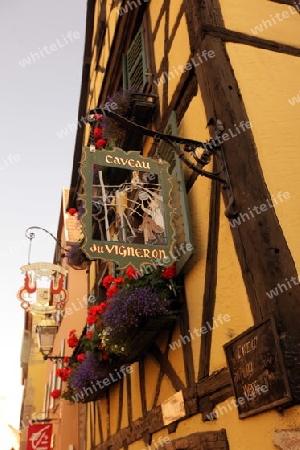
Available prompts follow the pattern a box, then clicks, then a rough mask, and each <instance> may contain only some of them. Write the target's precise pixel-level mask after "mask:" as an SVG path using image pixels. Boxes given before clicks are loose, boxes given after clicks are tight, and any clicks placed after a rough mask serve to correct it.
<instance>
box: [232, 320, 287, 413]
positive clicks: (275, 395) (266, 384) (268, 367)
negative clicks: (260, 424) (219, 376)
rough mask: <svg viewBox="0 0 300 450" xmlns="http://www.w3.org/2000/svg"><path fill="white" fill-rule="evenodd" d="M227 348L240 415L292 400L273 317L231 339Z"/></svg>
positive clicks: (257, 411)
mask: <svg viewBox="0 0 300 450" xmlns="http://www.w3.org/2000/svg"><path fill="white" fill-rule="evenodd" d="M224 349H225V353H226V359H227V364H228V367H229V372H230V376H231V381H232V385H233V389H234V393H235V397H236V407H237V408H238V412H239V417H240V418H244V417H248V416H251V415H254V414H257V413H259V412H261V411H265V410H267V409H271V408H274V407H276V406H279V405H283V404H286V403H289V402H290V401H291V399H292V398H291V392H290V387H289V382H288V377H287V373H286V369H285V366H284V362H283V358H282V353H281V348H280V343H279V338H278V334H277V330H276V326H275V321H274V319H273V317H271V318H268V319H267V320H265V321H263V322H261V323H260V324H258V325H255V326H254V327H251V328H249V329H248V330H247V331H245V332H244V333H242V334H241V335H240V336H238V337H236V338H234V339H232V340H231V341H230V342H228V343H227V344H225V345H224Z"/></svg>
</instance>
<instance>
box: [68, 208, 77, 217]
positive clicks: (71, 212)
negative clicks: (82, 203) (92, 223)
mask: <svg viewBox="0 0 300 450" xmlns="http://www.w3.org/2000/svg"><path fill="white" fill-rule="evenodd" d="M76 212H77V209H76V208H70V209H69V214H70V216H74V214H75V213H76Z"/></svg>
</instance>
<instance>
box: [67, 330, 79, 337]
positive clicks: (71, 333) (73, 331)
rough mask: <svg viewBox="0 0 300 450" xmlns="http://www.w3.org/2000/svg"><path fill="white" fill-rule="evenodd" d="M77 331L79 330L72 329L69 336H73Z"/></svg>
mask: <svg viewBox="0 0 300 450" xmlns="http://www.w3.org/2000/svg"><path fill="white" fill-rule="evenodd" d="M76 331H77V330H71V331H70V332H69V337H70V336H73V334H75V333H76Z"/></svg>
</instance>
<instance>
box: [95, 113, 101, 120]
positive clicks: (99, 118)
mask: <svg viewBox="0 0 300 450" xmlns="http://www.w3.org/2000/svg"><path fill="white" fill-rule="evenodd" d="M94 117H95V119H97V120H101V119H102V114H95V115H94Z"/></svg>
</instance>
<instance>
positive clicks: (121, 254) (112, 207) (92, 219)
mask: <svg viewBox="0 0 300 450" xmlns="http://www.w3.org/2000/svg"><path fill="white" fill-rule="evenodd" d="M82 155H83V156H82V161H81V169H80V171H81V176H82V179H83V192H82V194H81V195H80V199H81V200H82V202H83V209H84V213H83V215H82V217H81V221H82V231H83V234H84V239H83V243H82V250H83V251H84V252H85V254H86V255H87V257H88V258H89V259H91V260H97V259H102V260H106V261H114V262H116V263H117V264H118V265H119V266H120V268H121V269H123V268H126V267H128V266H133V267H134V268H136V269H139V268H140V267H141V266H142V265H143V264H149V263H150V264H151V263H152V264H158V265H163V264H170V263H171V262H172V260H174V256H173V254H172V249H173V246H174V244H175V230H174V225H173V214H174V212H173V209H172V206H171V195H170V194H171V190H172V183H171V177H170V175H169V172H168V168H169V164H168V163H167V162H166V161H163V160H154V159H151V158H145V157H143V156H141V155H140V154H139V153H138V152H136V151H130V152H124V151H123V150H122V149H120V148H117V147H114V148H113V150H105V151H104V150H102V151H95V150H93V149H91V148H90V147H84V148H83V154H82ZM172 256H173V257H172Z"/></svg>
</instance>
